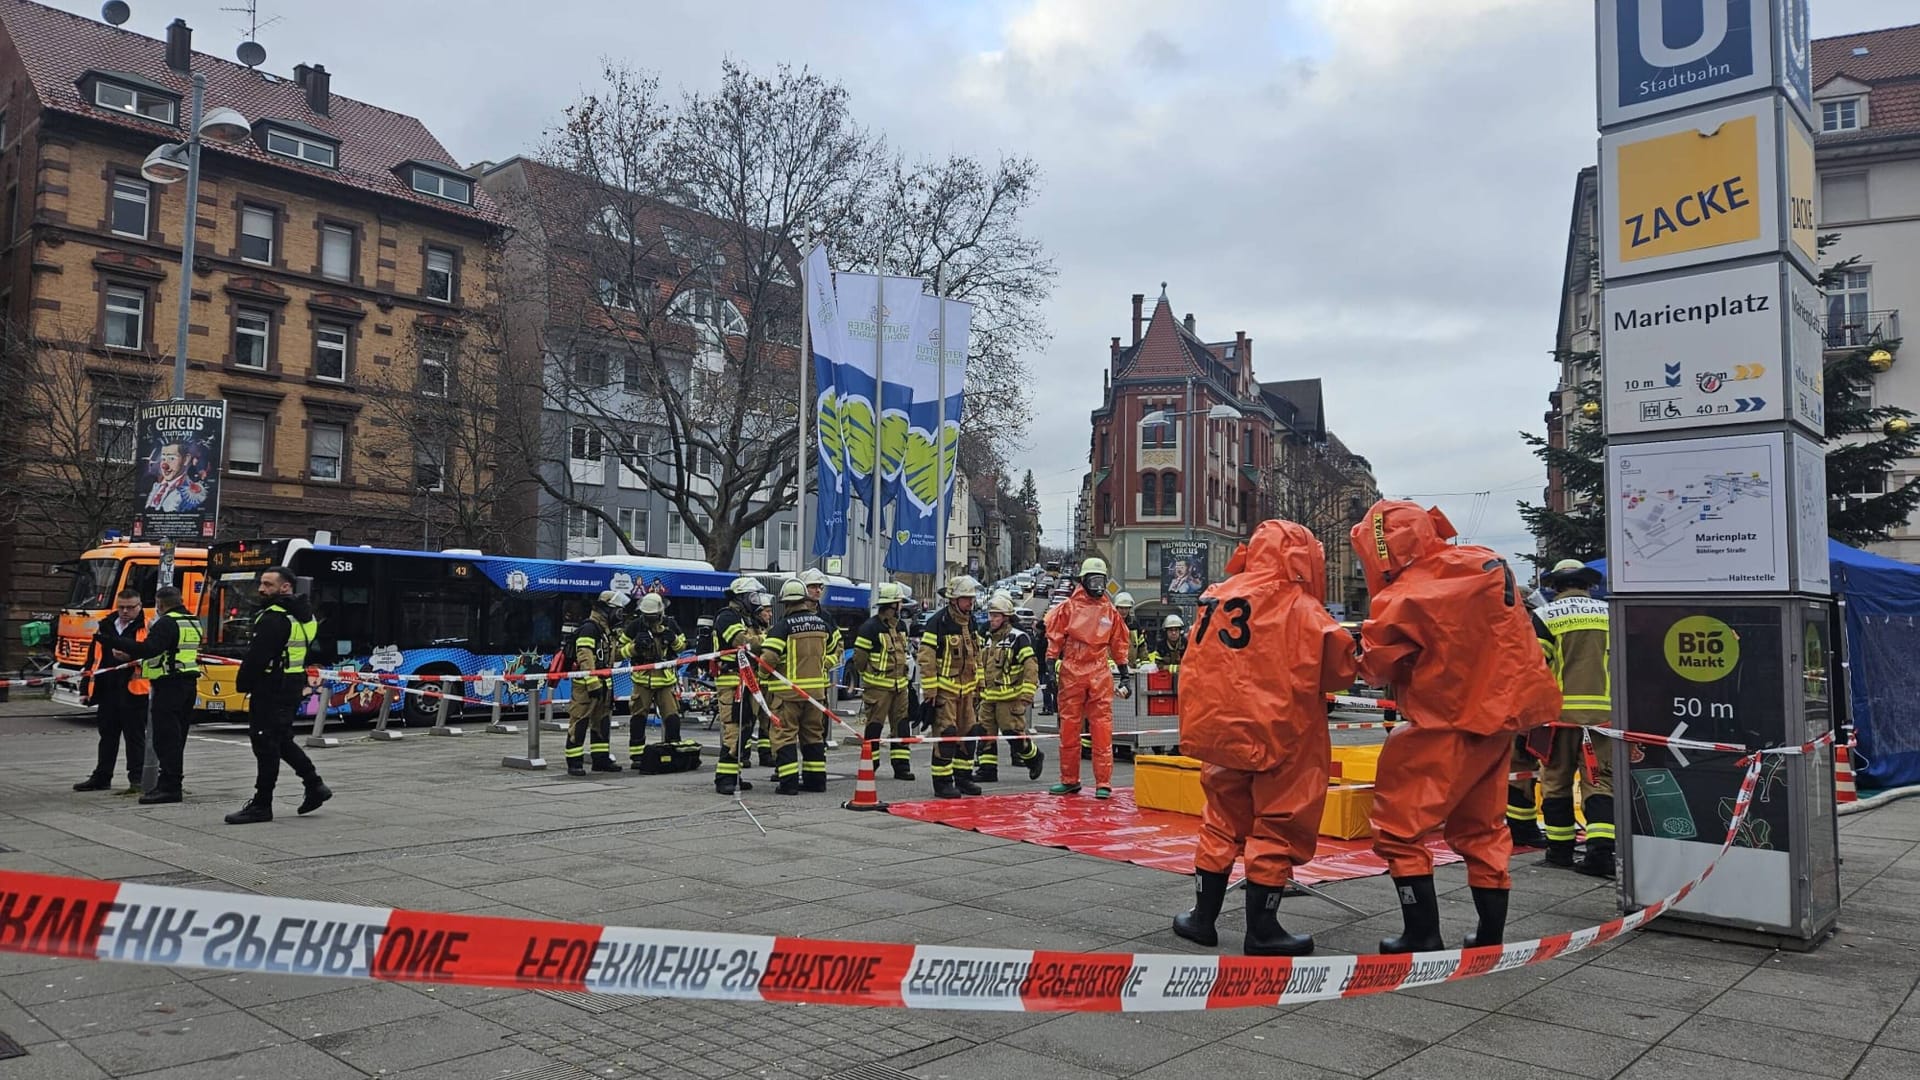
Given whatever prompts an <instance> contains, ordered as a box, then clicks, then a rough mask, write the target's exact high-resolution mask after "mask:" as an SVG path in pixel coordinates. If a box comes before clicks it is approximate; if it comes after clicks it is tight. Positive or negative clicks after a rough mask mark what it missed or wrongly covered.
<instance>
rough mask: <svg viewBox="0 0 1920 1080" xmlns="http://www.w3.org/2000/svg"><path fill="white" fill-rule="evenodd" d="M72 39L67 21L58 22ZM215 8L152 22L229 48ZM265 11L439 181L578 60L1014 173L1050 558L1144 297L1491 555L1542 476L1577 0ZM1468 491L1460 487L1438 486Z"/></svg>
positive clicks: (1587, 20) (1582, 148)
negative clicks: (1280, 389)
mask: <svg viewBox="0 0 1920 1080" xmlns="http://www.w3.org/2000/svg"><path fill="white" fill-rule="evenodd" d="M59 3H60V6H62V7H65V8H67V9H69V10H72V11H75V12H77V13H80V14H84V15H87V16H88V17H93V15H94V13H95V12H96V11H97V6H98V5H97V4H96V3H95V2H94V0H59ZM228 6H231V0H176V2H175V3H173V4H170V5H164V6H159V7H156V6H154V5H148V4H138V5H135V19H134V24H133V26H134V28H135V29H138V30H140V31H141V32H143V33H148V34H151V35H155V36H159V35H160V34H162V33H163V32H164V26H165V23H166V21H167V19H170V18H171V17H172V16H173V15H174V14H182V15H184V16H185V17H186V18H187V19H188V21H189V22H191V23H192V24H193V25H194V26H195V28H196V30H197V31H198V35H197V38H196V42H197V44H198V45H199V46H200V47H201V48H202V49H203V50H204V51H207V52H211V53H216V54H220V55H231V50H232V45H233V44H234V43H236V42H237V41H238V40H239V36H238V34H237V33H236V32H235V30H234V27H235V25H236V23H237V22H238V21H239V20H240V16H236V15H234V14H232V13H229V12H224V11H221V10H219V9H221V8H223V7H228ZM449 10H451V9H449V8H448V7H446V6H445V5H440V4H427V3H397V4H396V3H391V2H384V0H334V2H330V3H326V4H321V3H318V2H315V0H308V2H306V3H300V4H283V5H279V6H278V7H277V8H276V11H275V13H277V14H283V15H284V16H285V20H284V22H282V23H279V24H277V25H274V26H270V27H269V28H267V30H266V31H264V32H263V33H262V35H261V39H262V41H263V42H264V43H265V44H266V45H267V47H268V50H269V53H270V54H271V58H270V60H269V61H268V64H267V66H268V68H269V69H271V70H275V71H279V72H286V71H287V70H289V69H290V68H291V67H292V65H293V64H294V63H296V62H299V61H307V62H319V63H324V64H326V65H327V66H328V68H329V70H330V71H332V72H333V73H334V87H335V89H336V90H338V91H339V92H341V93H345V94H349V95H352V96H355V97H360V98H363V99H364V100H368V101H372V102H375V103H377V104H380V105H383V106H386V107H388V108H392V109H396V110H400V111H404V112H409V113H413V114H415V115H418V116H420V117H422V118H423V119H424V120H426V122H427V124H428V126H429V127H430V128H432V130H433V131H434V132H435V133H436V134H438V135H439V136H440V137H441V139H442V140H443V141H444V142H446V143H447V145H448V147H449V148H450V149H451V150H452V152H453V153H454V154H455V155H456V156H457V157H459V158H460V159H462V160H464V161H475V160H480V159H483V158H485V159H494V160H498V159H500V158H503V157H506V156H508V155H510V154H513V153H516V152H521V151H524V150H527V149H530V148H531V147H533V146H535V145H537V143H538V142H539V140H540V134H541V132H542V131H543V130H544V129H545V128H546V127H548V126H550V125H551V124H553V123H554V122H555V120H556V119H557V118H558V116H559V115H560V111H561V109H563V108H564V107H565V105H566V104H567V103H568V102H569V101H570V100H572V99H573V98H574V96H575V95H576V94H577V93H578V92H579V91H580V90H581V89H582V88H583V87H585V86H586V85H588V84H589V83H590V82H591V81H592V80H593V78H594V72H595V69H596V67H597V63H598V60H599V58H600V56H602V55H609V56H613V57H617V58H621V59H625V60H628V61H630V62H632V63H634V64H636V65H638V66H641V67H647V68H652V69H655V70H657V71H659V72H660V74H661V76H662V79H663V82H665V83H666V84H667V85H669V86H676V85H685V86H692V87H707V86H711V85H713V83H714V81H715V79H716V78H717V74H718V68H719V62H720V60H721V59H722V57H725V56H733V57H736V58H738V59H740V60H742V61H745V62H746V63H749V64H751V65H755V66H768V65H771V64H774V63H778V62H783V61H784V62H791V63H795V64H803V65H807V66H810V67H812V68H814V69H815V70H818V71H821V72H824V73H826V74H828V75H830V76H832V77H835V78H838V79H841V80H843V81H844V82H845V83H846V84H847V86H848V88H849V89H850V90H851V91H852V93H853V98H854V106H855V108H856V110H857V111H858V113H859V115H860V116H861V117H862V118H863V119H864V120H865V121H866V122H867V123H869V124H870V125H872V126H873V127H875V128H876V129H877V130H880V131H883V132H884V133H885V134H886V135H887V137H888V139H889V140H890V141H891V142H892V143H893V144H894V145H895V146H897V147H899V148H901V149H902V150H904V151H906V152H908V153H910V154H914V155H925V156H936V155H943V154H946V153H949V152H952V151H960V152H966V153H972V154H977V155H982V156H992V155H995V154H998V153H1000V152H1008V153H1017V154H1028V155H1031V156H1033V157H1035V158H1037V159H1038V160H1039V161H1040V162H1041V164H1042V166H1043V167H1044V169H1045V170H1046V187H1045V190H1044V192H1043V195H1042V200H1041V203H1040V205H1039V206H1038V207H1037V208H1036V211H1035V214H1034V216H1033V219H1032V226H1033V228H1034V230H1035V232H1036V233H1037V234H1038V235H1040V236H1041V237H1042V238H1043V239H1044V240H1045V241H1046V243H1047V244H1048V246H1049V248H1050V249H1051V251H1052V253H1053V254H1054V256H1055V258H1056V260H1057V262H1058V264H1059V268H1060V277H1059V281H1058V285H1057V288H1056V290H1055V292H1054V296H1053V298H1052V301H1051V303H1050V305H1049V307H1048V314H1049V320H1050V323H1051V328H1052V331H1053V340H1052V344H1051V345H1050V346H1049V347H1048V348H1047V350H1046V351H1045V352H1044V353H1043V354H1041V355H1037V356H1034V357H1032V358H1031V367H1032V372H1033V389H1034V399H1035V404H1036V411H1037V412H1038V414H1039V415H1040V417H1041V418H1042V420H1041V422H1037V423H1036V424H1035V425H1034V426H1033V429H1032V431H1031V433H1030V436H1029V439H1030V442H1031V444H1032V445H1031V451H1030V452H1029V453H1028V454H1027V455H1026V456H1025V457H1024V459H1023V460H1021V461H1019V462H1016V468H1019V467H1022V466H1027V465H1031V466H1032V467H1033V469H1034V472H1035V474H1036V480H1037V481H1038V483H1039V487H1040V490H1041V491H1042V492H1043V494H1044V499H1043V502H1044V504H1045V515H1046V516H1045V524H1046V528H1047V532H1048V537H1049V539H1051V540H1053V541H1056V542H1061V541H1064V539H1065V537H1066V535H1067V532H1068V529H1069V527H1070V523H1071V514H1072V508H1073V496H1074V493H1075V492H1077V491H1078V487H1079V472H1080V471H1081V468H1080V466H1078V465H1076V464H1075V463H1076V462H1084V461H1085V459H1086V456H1087V440H1088V426H1087V423H1086V416H1087V413H1088V411H1089V410H1091V409H1092V408H1094V407H1095V406H1096V405H1097V404H1098V403H1099V400H1100V395H1101V372H1102V371H1103V369H1104V368H1105V365H1106V363H1107V355H1108V350H1107V339H1108V338H1109V337H1111V336H1113V335H1115V334H1120V335H1125V334H1127V333H1128V332H1129V328H1128V325H1127V319H1128V314H1129V312H1128V296H1129V295H1130V294H1132V293H1135V292H1144V293H1147V294H1148V295H1150V296H1151V295H1153V294H1154V293H1156V292H1157V291H1158V286H1159V282H1161V281H1167V282H1169V283H1170V285H1169V291H1170V294H1171V297H1172V299H1173V301H1174V303H1175V304H1176V306H1177V309H1178V310H1179V311H1180V313H1182V314H1184V313H1186V312H1188V311H1192V312H1193V313H1194V314H1195V316H1196V317H1197V319H1198V321H1199V324H1200V328H1201V331H1202V333H1203V334H1205V335H1208V336H1210V337H1212V338H1213V339H1214V340H1219V339H1221V338H1229V337H1231V336H1232V334H1233V332H1234V331H1235V330H1245V331H1247V333H1248V334H1250V335H1252V336H1253V337H1254V339H1255V341H1256V348H1255V353H1254V355H1255V362H1256V366H1257V369H1258V373H1259V374H1260V376H1261V377H1262V378H1266V379H1280V378H1303V377H1312V376H1319V377H1321V378H1323V379H1324V380H1325V381H1326V394H1327V408H1328V415H1329V420H1330V422H1331V424H1332V425H1333V427H1334V428H1335V430H1337V431H1338V432H1339V433H1340V434H1341V436H1342V438H1344V439H1345V440H1346V441H1347V442H1348V443H1349V445H1351V446H1352V447H1353V448H1354V450H1355V451H1356V452H1358V453H1361V454H1364V455H1366V456H1367V457H1368V458H1369V459H1371V460H1372V462H1373V463H1374V466H1375V469H1376V473H1377V475H1378V477H1379V480H1380V484H1381V487H1382V489H1383V490H1385V491H1386V492H1388V493H1390V494H1410V495H1421V496H1422V497H1426V496H1427V495H1433V496H1434V497H1435V501H1439V502H1441V503H1442V505H1444V506H1446V508H1447V510H1448V512H1449V513H1450V514H1451V515H1452V516H1453V517H1454V520H1455V521H1456V523H1458V524H1460V525H1461V526H1462V527H1463V528H1464V527H1466V526H1467V525H1468V523H1469V522H1470V521H1472V520H1473V519H1474V518H1475V517H1478V518H1479V534H1480V535H1481V536H1482V538H1487V539H1498V540H1499V541H1500V543H1501V547H1502V549H1503V550H1509V551H1510V550H1514V549H1515V548H1518V547H1524V546H1530V545H1528V544H1525V543H1523V542H1522V537H1521V534H1522V533H1523V531H1524V530H1523V529H1522V528H1521V527H1520V524H1519V519H1518V516H1517V514H1515V513H1514V511H1513V506H1512V504H1513V501H1514V499H1515V498H1518V497H1532V498H1537V497H1538V491H1539V487H1540V486H1541V484H1542V483H1543V482H1544V478H1543V476H1542V475H1541V470H1540V468H1539V466H1538V463H1537V462H1536V461H1535V460H1534V459H1533V458H1532V457H1531V456H1530V455H1529V454H1527V453H1526V450H1525V448H1524V447H1523V446H1522V445H1521V443H1520V442H1519V439H1518V438H1517V437H1516V436H1515V434H1514V433H1515V431H1516V430H1518V429H1521V428H1531V429H1534V430H1538V429H1540V427H1541V413H1542V412H1543V411H1544V410H1545V407H1546V393H1547V391H1548V390H1549V389H1550V388H1551V387H1552V386H1553V383H1554V380H1555V376H1556V370H1555V367H1554V365H1553V364H1552V363H1551V362H1550V360H1549V357H1548V353H1549V350H1550V349H1551V347H1552V345H1553V328H1554V320H1555V317H1556V314H1557V310H1558V302H1559V295H1560V290H1559V279H1560V274H1561V265H1562V259H1563V257H1564V246H1565V242H1566V229H1567V218H1568V213H1569V209H1570V205H1571V199H1572V192H1573V178H1574V174H1575V172H1576V171H1577V170H1578V169H1579V168H1580V167H1581V166H1583V165H1586V164H1589V163H1591V162H1592V160H1593V155H1594V139H1595V135H1594V130H1593V129H1594V118H1593V92H1594V91H1593V83H1594V80H1593V70H1592V65H1593V51H1594V50H1593V25H1592V18H1593V16H1592V10H1593V9H1592V6H1591V5H1589V4H1586V3H1576V2H1573V0H1188V2H1184V3H1180V4H1169V3H1165V2H1164V0H980V2H973V3H964V4H956V3H950V2H945V0H835V2H834V3H831V4H821V3H816V4H792V3H784V2H773V0H766V2H759V3H754V2H742V3H735V4H708V3H696V2H694V0H662V2H659V3H650V4H646V5H638V4H619V5H613V4H606V3H604V2H595V0H546V2H544V3H542V4H541V5H539V7H538V8H537V9H534V8H531V7H530V6H529V5H527V4H525V3H523V2H520V0H468V2H467V3H464V4H462V5H459V7H458V14H457V16H455V17H449V16H448V15H447V12H448V11H449ZM1914 17H1915V16H1914V14H1913V4H1912V0H1821V2H1820V3H1818V4H1816V5H1815V6H1814V18H1815V25H1814V30H1815V32H1816V33H1817V34H1821V35H1830V34H1836V33H1844V32H1849V31H1854V30H1862V29H1871V28H1874V27H1880V26H1888V25H1895V24H1898V23H1901V22H1909V21H1912V20H1913V18H1914ZM1458 491H1467V492H1475V491H1488V492H1491V494H1489V495H1488V496H1485V497H1482V498H1480V499H1478V500H1477V502H1478V503H1480V504H1482V505H1481V506H1480V507H1479V510H1478V512H1477V513H1476V512H1475V505H1474V504H1475V503H1476V499H1475V498H1474V496H1472V495H1466V496H1456V495H1450V494H1449V495H1441V494H1439V493H1446V492H1458Z"/></svg>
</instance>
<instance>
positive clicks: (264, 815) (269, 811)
mask: <svg viewBox="0 0 1920 1080" xmlns="http://www.w3.org/2000/svg"><path fill="white" fill-rule="evenodd" d="M272 820H273V803H272V802H271V801H270V800H268V799H263V798H261V797H260V796H258V795H255V796H254V797H253V799H252V800H251V801H249V802H248V803H247V805H245V806H243V807H241V808H240V809H238V810H235V811H234V812H233V813H231V814H228V815H227V824H229V825H258V824H260V823H262V822H266V821H272Z"/></svg>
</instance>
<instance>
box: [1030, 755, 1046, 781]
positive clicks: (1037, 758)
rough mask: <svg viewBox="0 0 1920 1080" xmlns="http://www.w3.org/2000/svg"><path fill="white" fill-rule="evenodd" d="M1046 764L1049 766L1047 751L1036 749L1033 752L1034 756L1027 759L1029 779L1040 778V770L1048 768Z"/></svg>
mask: <svg viewBox="0 0 1920 1080" xmlns="http://www.w3.org/2000/svg"><path fill="white" fill-rule="evenodd" d="M1046 766H1047V754H1046V751H1044V750H1035V751H1034V752H1033V756H1032V757H1030V758H1028V759H1027V779H1029V780H1038V779H1040V771H1041V770H1042V769H1044V768H1046Z"/></svg>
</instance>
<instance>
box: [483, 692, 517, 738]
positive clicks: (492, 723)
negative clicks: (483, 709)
mask: <svg viewBox="0 0 1920 1080" xmlns="http://www.w3.org/2000/svg"><path fill="white" fill-rule="evenodd" d="M506 697H507V682H506V680H505V679H501V680H499V681H497V682H495V683H494V684H493V713H492V716H491V719H490V720H489V722H488V724H487V731H488V733H489V734H493V735H518V734H520V729H519V728H518V727H517V726H515V725H513V724H507V723H502V722H501V720H500V709H501V707H502V706H504V705H505V703H506Z"/></svg>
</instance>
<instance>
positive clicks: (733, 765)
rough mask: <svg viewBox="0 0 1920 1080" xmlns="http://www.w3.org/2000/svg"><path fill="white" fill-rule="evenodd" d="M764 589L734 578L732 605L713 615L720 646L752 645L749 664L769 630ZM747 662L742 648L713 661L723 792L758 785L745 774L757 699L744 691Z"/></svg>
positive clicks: (717, 776) (716, 770)
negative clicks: (761, 607)
mask: <svg viewBox="0 0 1920 1080" xmlns="http://www.w3.org/2000/svg"><path fill="white" fill-rule="evenodd" d="M759 592H760V583H759V582H758V581H755V580H754V579H752V578H750V577H746V576H744V575H743V576H741V577H737V578H734V579H733V581H732V582H731V583H730V584H729V585H728V586H727V606H726V607H724V608H722V609H721V610H720V614H718V615H715V616H714V617H713V642H714V647H715V648H716V649H723V650H737V649H742V648H744V649H747V650H748V655H747V656H746V657H745V658H744V659H745V662H746V663H749V664H751V663H753V652H754V651H756V650H758V649H759V647H760V638H761V636H762V633H763V631H764V629H765V628H764V627H762V626H761V625H760V624H759V621H758V620H757V619H756V618H755V617H754V598H755V596H756V595H757V594H758V593H759ZM741 661H742V657H741V656H740V655H739V654H738V653H737V652H727V653H726V655H724V656H721V657H719V658H718V659H716V660H715V661H714V662H713V687H714V690H716V691H717V692H718V695H719V706H718V708H719V712H720V761H719V763H718V764H716V765H714V767H713V790H714V791H716V792H718V793H719V794H721V795H734V794H738V793H739V792H742V791H752V790H753V784H752V783H751V782H750V781H748V780H746V779H745V778H743V777H742V776H741V775H740V766H742V765H744V764H746V761H747V747H748V744H749V740H750V739H751V738H752V732H753V710H754V704H753V701H752V700H751V699H750V698H748V697H746V696H745V695H744V694H743V692H742V691H741V689H740V664H741ZM743 718H744V723H743Z"/></svg>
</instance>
